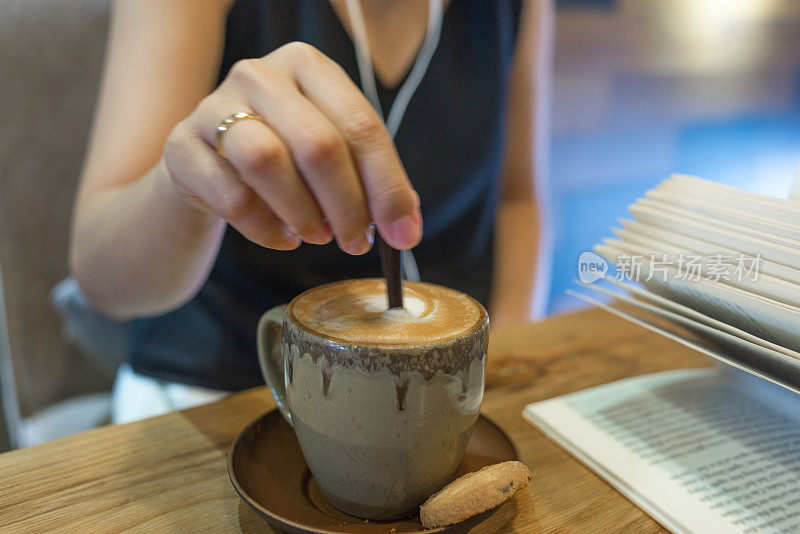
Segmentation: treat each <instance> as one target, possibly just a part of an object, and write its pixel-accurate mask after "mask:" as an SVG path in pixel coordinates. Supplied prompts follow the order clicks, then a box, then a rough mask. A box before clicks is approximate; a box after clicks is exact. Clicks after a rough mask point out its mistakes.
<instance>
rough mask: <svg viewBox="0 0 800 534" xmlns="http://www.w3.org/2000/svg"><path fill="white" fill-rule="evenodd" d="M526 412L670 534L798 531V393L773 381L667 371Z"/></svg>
mask: <svg viewBox="0 0 800 534" xmlns="http://www.w3.org/2000/svg"><path fill="white" fill-rule="evenodd" d="M523 416H524V417H525V418H526V419H527V420H528V421H530V422H531V423H534V424H536V425H537V426H539V427H541V428H542V429H543V430H544V431H545V432H546V433H547V434H548V435H549V436H550V437H552V438H553V439H555V440H556V441H558V442H559V443H560V444H561V445H562V446H563V447H564V448H566V449H567V450H569V451H570V452H571V453H573V454H574V455H575V456H577V457H578V458H579V459H580V460H582V461H583V462H584V463H586V464H587V465H588V466H589V467H590V468H592V469H593V470H594V471H596V472H597V473H598V474H599V475H601V476H602V477H604V478H605V479H606V480H608V481H609V482H610V483H611V484H612V485H614V486H615V487H616V488H617V489H618V490H619V491H621V492H622V493H623V494H625V495H626V496H627V497H628V498H630V499H631V500H632V501H634V502H635V503H636V504H638V505H639V506H641V507H642V508H643V509H644V510H645V511H646V512H648V513H649V514H650V515H651V516H652V517H653V518H654V519H656V520H657V521H658V522H660V523H661V524H662V525H664V526H665V527H666V528H668V529H669V530H671V531H673V532H701V533H706V532H709V533H711V532H714V533H716V532H725V533H728V532H748V533H764V532H800V396H798V395H796V394H795V393H793V392H790V391H787V390H786V389H783V388H781V387H778V386H776V385H774V384H771V383H770V382H768V381H765V380H761V379H760V378H755V377H752V376H750V375H748V374H746V373H743V372H740V371H736V370H733V369H731V368H725V367H717V368H706V369H692V370H681V371H668V372H664V373H657V374H652V375H645V376H641V377H637V378H630V379H627V380H622V381H620V382H615V383H612V384H606V385H603V386H598V387H595V388H592V389H587V390H584V391H580V392H577V393H572V394H569V395H565V396H563V397H559V398H555V399H550V400H546V401H543V402H538V403H535V404H530V405H528V406H527V407H526V408H525V410H524V412H523Z"/></svg>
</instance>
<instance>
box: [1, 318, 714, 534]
mask: <svg viewBox="0 0 800 534" xmlns="http://www.w3.org/2000/svg"><path fill="white" fill-rule="evenodd" d="M491 336H492V339H491V343H490V348H489V363H488V365H489V367H488V373H487V389H486V396H485V400H484V403H483V412H484V413H485V414H486V415H488V416H489V417H490V418H491V419H493V420H494V421H495V422H496V423H497V424H499V425H500V426H501V427H502V428H503V429H504V430H505V431H506V432H507V433H508V434H509V436H510V437H511V439H512V440H513V442H514V444H515V446H516V447H517V450H518V451H519V453H520V455H521V456H522V458H521V459H522V460H523V461H524V462H525V463H526V464H528V466H529V467H530V468H531V469H532V470H533V473H534V481H533V482H532V485H531V486H530V487H529V488H528V489H526V490H524V491H522V492H520V494H519V495H517V496H516V497H515V498H514V499H512V500H511V501H510V502H509V503H506V504H505V505H504V506H502V507H501V508H500V510H498V511H497V513H495V514H494V515H493V516H491V517H490V518H489V520H488V521H486V522H484V523H482V524H481V525H479V526H478V527H476V528H475V529H474V530H473V532H481V533H482V532H491V533H496V532H512V531H513V532H570V531H574V532H595V531H602V532H611V531H613V532H620V531H630V532H658V531H662V529H661V527H660V526H659V525H658V524H657V523H656V522H655V521H653V520H652V519H651V518H650V517H649V516H647V515H646V514H644V513H643V512H642V511H641V510H640V509H639V508H637V507H636V506H635V505H633V504H632V503H631V502H630V501H628V500H627V499H626V498H625V497H623V496H622V494H620V493H618V492H617V491H616V490H614V489H613V488H612V487H611V486H609V485H608V484H606V483H605V482H604V481H603V480H602V479H600V478H599V477H597V476H596V475H594V474H593V473H592V472H591V471H590V470H589V469H587V468H586V467H584V466H583V465H582V464H581V463H579V462H578V461H577V460H575V459H574V458H573V457H572V456H570V455H569V454H568V453H566V452H565V451H563V450H562V449H560V448H559V447H558V446H557V445H556V444H555V443H553V442H552V441H549V440H548V439H547V438H546V437H545V436H544V435H543V434H542V432H540V431H539V430H538V429H535V428H533V427H532V426H530V425H528V424H527V423H526V422H525V421H524V420H523V419H522V417H521V412H522V408H523V407H524V406H525V405H526V404H528V403H530V402H534V401H538V400H542V399H547V398H550V397H554V396H557V395H562V394H565V393H569V392H572V391H576V390H580V389H583V388H587V387H590V386H595V385H598V384H602V383H606V382H610V381H613V380H618V379H621V378H626V377H630V376H635V375H639V374H644V373H651V372H656V371H662V370H666V369H674V368H682V367H698V366H703V365H707V361H706V360H705V359H704V358H703V357H701V356H699V355H698V354H697V353H695V352H693V351H691V350H690V349H687V348H685V347H683V346H681V345H679V344H677V343H675V342H673V341H670V340H668V339H665V338H663V337H661V336H658V335H656V334H653V333H651V332H649V331H647V330H644V329H643V328H640V327H638V326H634V325H631V324H629V323H626V322H624V321H622V320H621V319H618V318H616V317H614V316H612V315H610V314H608V313H605V312H603V311H600V310H588V311H583V312H579V313H575V314H569V315H563V316H559V317H555V318H551V319H548V320H546V321H543V322H540V323H532V324H526V325H520V326H516V327H510V328H507V329H504V330H498V331H495V332H493V333H492V334H491ZM272 407H273V401H272V399H271V398H270V397H269V394H268V393H267V392H266V390H265V389H263V388H258V389H253V390H250V391H246V392H243V393H239V394H235V395H231V396H230V397H228V398H227V399H225V400H223V401H221V402H218V403H215V404H211V405H208V406H203V407H199V408H194V409H191V410H186V411H183V412H176V413H171V414H167V415H164V416H161V417H155V418H152V419H147V420H144V421H140V422H136V423H131V424H126V425H119V426H108V427H103V428H99V429H95V430H91V431H89V432H84V433H82V434H78V435H75V436H70V437H67V438H63V439H59V440H56V441H52V442H49V443H46V444H43V445H39V446H36V447H30V448H27V449H22V450H17V451H12V452H8V453H5V454H2V455H0V532H3V533H10V532H32V533H40V532H50V531H54V532H68V533H81V534H83V533H98V532H147V533H162V532H165V533H166V532H169V533H172V532H221V533H224V532H243V533H248V534H249V533H261V532H272V530H271V529H270V527H269V526H268V525H267V523H266V522H265V521H264V520H263V519H261V518H260V517H259V516H257V515H256V514H255V513H254V512H252V511H251V510H250V508H248V507H247V505H245V504H244V503H243V502H241V501H240V499H239V497H238V496H237V495H236V493H235V492H234V490H233V488H232V487H231V485H230V482H229V480H228V474H227V471H226V454H227V452H228V447H229V445H230V444H231V442H232V440H233V439H234V437H235V436H236V435H237V434H238V433H239V432H240V431H241V430H242V428H244V426H245V425H246V424H247V423H249V422H250V421H251V420H252V419H254V418H255V417H257V416H259V415H261V414H262V413H264V412H265V411H266V410H268V409H271V408H272Z"/></svg>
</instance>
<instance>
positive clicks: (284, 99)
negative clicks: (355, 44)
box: [229, 60, 372, 254]
mask: <svg viewBox="0 0 800 534" xmlns="http://www.w3.org/2000/svg"><path fill="white" fill-rule="evenodd" d="M261 61H262V60H253V61H245V62H240V63H237V64H236V65H235V66H234V69H232V71H231V74H230V75H229V79H230V80H231V82H232V83H234V84H236V85H238V86H240V87H241V88H242V89H243V90H244V92H245V94H246V95H248V98H249V99H250V102H251V105H252V106H253V109H254V110H255V111H256V112H257V113H258V114H259V115H261V116H262V117H264V119H265V120H266V121H267V123H268V124H269V126H270V127H271V128H272V129H273V130H274V131H275V133H276V134H278V135H279V136H280V138H281V140H282V141H283V142H284V143H285V144H286V146H287V147H288V149H289V151H290V152H291V156H292V160H293V161H294V164H295V166H296V167H297V169H298V171H299V172H300V173H301V174H302V176H303V178H304V179H305V182H306V184H307V185H308V187H309V189H310V190H311V192H312V193H313V195H314V198H315V199H316V201H317V203H318V204H319V206H320V207H321V208H322V211H323V212H324V215H325V217H326V218H327V220H328V222H329V224H330V226H331V228H332V229H333V233H334V235H335V236H336V240H337V242H338V243H339V246H340V247H341V248H342V250H344V251H345V252H349V253H350V254H363V253H365V252H367V251H368V250H369V248H370V246H371V244H372V243H371V232H370V228H369V224H370V214H369V210H368V208H367V198H366V196H365V194H364V189H363V187H362V185H361V180H360V178H359V176H358V171H357V169H356V167H355V165H354V163H353V157H352V154H351V151H350V147H349V145H348V143H347V140H346V139H345V138H344V136H343V135H342V133H341V131H340V130H339V129H338V128H337V127H336V126H335V125H334V124H332V123H331V121H330V120H329V119H328V118H327V117H326V116H325V115H324V114H323V113H322V112H321V111H320V110H319V108H317V107H316V106H315V105H314V104H313V103H312V102H310V101H309V100H308V99H307V98H305V96H303V94H302V93H301V92H300V90H299V89H298V87H297V85H296V84H295V83H294V80H293V78H292V77H291V73H288V72H285V71H283V70H282V69H281V68H278V69H277V70H276V69H275V68H274V67H270V66H269V65H268V64H265V63H260V62H261ZM330 89H331V90H332V91H335V90H337V88H335V87H332V88H330Z"/></svg>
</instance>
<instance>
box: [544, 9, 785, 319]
mask: <svg viewBox="0 0 800 534" xmlns="http://www.w3.org/2000/svg"><path fill="white" fill-rule="evenodd" d="M565 4H566V5H565V6H564V7H560V9H559V11H558V17H557V31H556V57H555V69H556V72H555V80H554V95H553V99H554V112H553V138H552V161H551V189H552V190H551V195H552V199H551V200H552V207H553V216H554V231H555V247H554V261H553V270H552V285H551V291H550V300H549V308H548V309H549V312H550V313H558V312H561V311H565V310H569V309H573V308H575V307H578V306H579V305H580V303H579V302H577V301H575V300H574V299H572V298H571V297H569V296H567V295H564V289H566V288H567V287H570V286H571V285H572V283H573V280H574V278H575V277H576V273H575V264H576V262H577V258H578V256H579V255H580V253H581V252H582V251H584V250H588V249H590V248H591V247H592V245H593V244H594V243H596V242H598V241H599V240H600V239H601V238H602V237H604V236H608V235H610V232H609V230H608V229H609V227H611V226H612V225H613V224H614V223H615V221H616V219H617V218H619V217H624V216H626V214H627V210H626V207H627V205H628V204H630V203H632V202H633V201H634V200H636V198H637V197H639V196H641V195H642V193H644V192H645V191H646V190H647V189H649V188H651V187H653V186H654V185H655V184H657V183H658V182H659V181H660V180H662V179H663V178H666V177H667V176H668V175H669V174H671V173H673V172H681V173H686V174H694V175H697V176H702V177H705V178H710V179H713V180H717V181H721V182H725V183H729V184H732V185H736V186H739V187H744V188H747V189H751V190H755V191H759V192H762V193H768V194H774V195H786V194H787V192H788V191H789V189H790V187H791V184H792V182H793V181H794V179H795V177H796V176H797V174H798V169H799V168H800V2H797V1H795V0H621V1H616V2H609V1H602V2H592V1H587V2H585V3H582V2H579V1H577V0H570V1H569V2H566V3H565ZM582 4H583V5H582ZM587 4H588V5H587Z"/></svg>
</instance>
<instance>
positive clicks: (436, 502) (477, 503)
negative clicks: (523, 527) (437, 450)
mask: <svg viewBox="0 0 800 534" xmlns="http://www.w3.org/2000/svg"><path fill="white" fill-rule="evenodd" d="M531 478H532V475H531V472H530V469H528V467H527V466H526V465H525V464H523V463H522V462H518V461H516V460H513V461H509V462H501V463H499V464H494V465H488V466H486V467H484V468H483V469H481V470H479V471H474V472H472V473H467V474H466V475H464V476H461V477H459V478H457V479H455V480H454V481H452V482H451V483H450V484H448V485H447V486H445V487H444V488H442V489H441V490H439V491H438V492H436V493H434V494H433V495H431V496H430V498H428V500H427V501H425V502H424V503H422V505H421V506H420V507H419V512H420V513H419V516H420V519H421V520H422V526H424V527H425V528H433V527H443V526H446V525H452V524H454V523H459V522H461V521H464V520H465V519H468V518H470V517H472V516H474V515H477V514H480V513H482V512H485V511H486V510H489V509H490V508H494V507H495V506H497V505H499V504H502V503H503V502H505V501H507V500H508V499H510V498H511V497H512V496H513V495H514V494H515V493H516V492H517V491H519V490H521V489H522V488H524V487H525V486H527V485H528V481H529V480H531Z"/></svg>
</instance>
